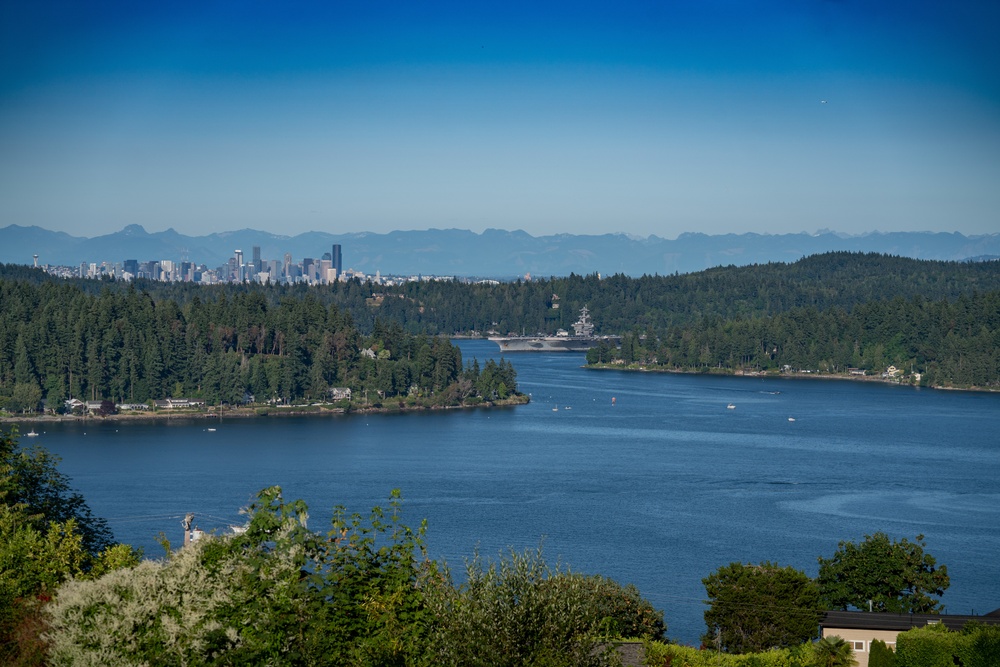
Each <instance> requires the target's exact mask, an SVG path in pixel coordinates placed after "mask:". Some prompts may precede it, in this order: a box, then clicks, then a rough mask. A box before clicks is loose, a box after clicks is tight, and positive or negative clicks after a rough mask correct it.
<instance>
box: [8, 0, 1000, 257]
mask: <svg viewBox="0 0 1000 667" xmlns="http://www.w3.org/2000/svg"><path fill="white" fill-rule="evenodd" d="M147 5H148V6H147ZM998 29H1000V3H996V2H986V1H982V2H979V1H976V2H972V1H968V0H954V1H951V2H943V1H941V2H938V1H935V2H930V1H922V0H909V1H907V2H901V1H896V0H887V1H885V2H877V3H872V2H868V1H861V0H857V1H854V0H843V1H831V0H824V1H810V0H762V1H760V2H749V1H746V2H735V1H728V0H675V1H670V0H663V1H661V2H586V1H582V0H581V1H578V2H545V1H542V0H536V1H535V2H518V1H516V0H515V1H505V2H470V1H466V2H390V1H380V0H365V1H363V2H352V3H343V2H336V1H331V2H323V3H304V2H295V1H294V0H291V1H287V2H278V1H276V0H271V1H264V0H241V1H235V0H229V1H219V0H201V1H200V2H162V3H161V2H154V3H136V2H127V3H126V2H105V1H102V0H96V1H95V2H86V3H80V2H76V1H65V2H54V1H52V0H37V1H34V2H24V3H14V2H4V3H2V6H0V42H2V43H0V226H6V225H7V224H19V225H39V226H41V227H45V228H47V229H54V230H60V231H66V232H69V233H71V234H74V235H78V236H95V235H98V234H102V233H107V232H112V231H117V230H119V229H121V228H122V227H124V226H125V225H128V224H141V225H143V226H145V227H146V229H147V230H149V231H161V230H164V229H167V228H168V227H173V228H174V229H176V230H178V231H180V232H184V233H188V234H203V233H208V232H212V231H227V230H237V229H243V228H248V227H249V228H254V229H261V230H267V231H271V232H275V233H282V234H296V233H300V232H304V231H309V230H319V231H328V232H332V233H344V232H359V231H373V232H386V231H390V230H394V229H427V228H432V227H435V228H452V227H455V228H460V229H471V230H473V231H477V232H478V231H482V230H483V229H485V228H489V227H493V228H501V229H523V230H525V231H528V232H529V233H532V234H535V235H543V234H556V233H605V232H609V231H612V232H626V233H629V234H634V235H638V236H648V235H651V234H655V235H657V236H661V237H664V238H675V237H676V236H677V235H678V234H681V233H683V232H705V233H712V234H718V233H729V232H735V233H740V232H747V231H752V232H758V233H785V232H800V231H808V232H813V231H816V230H819V229H832V230H835V231H840V232H845V233H854V234H856V233H864V232H870V231H874V230H880V231H909V230H912V231H924V230H931V231H959V232H962V233H966V234H981V233H994V232H1000V213H998V212H1000V65H998V63H1000V40H997V39H996V37H995V35H996V34H997V31H998Z"/></svg>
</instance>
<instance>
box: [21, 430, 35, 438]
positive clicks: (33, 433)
mask: <svg viewBox="0 0 1000 667" xmlns="http://www.w3.org/2000/svg"><path fill="white" fill-rule="evenodd" d="M24 435H26V436H27V437H29V438H37V437H38V434H37V433H35V429H31V430H30V431H28V432H27V433H25V434H24Z"/></svg>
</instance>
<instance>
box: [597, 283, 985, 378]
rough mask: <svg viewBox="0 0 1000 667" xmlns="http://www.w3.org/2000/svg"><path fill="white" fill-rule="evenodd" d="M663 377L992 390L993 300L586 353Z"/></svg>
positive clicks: (705, 328)
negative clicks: (855, 375)
mask: <svg viewBox="0 0 1000 667" xmlns="http://www.w3.org/2000/svg"><path fill="white" fill-rule="evenodd" d="M616 359H620V360H621V361H622V362H624V363H626V364H641V365H644V366H647V367H656V366H660V367H662V368H666V369H672V370H705V371H709V370H713V369H723V370H728V371H739V370H743V371H776V370H782V369H784V368H785V367H786V366H787V367H788V368H789V369H791V370H811V371H818V372H822V373H848V372H849V369H854V370H855V371H856V372H857V371H860V370H864V371H866V373H867V374H880V373H883V372H885V370H886V369H887V368H889V367H892V366H895V367H896V368H897V369H898V371H899V372H900V373H901V374H903V375H906V376H907V381H913V382H917V379H916V375H915V374H917V373H919V374H920V379H919V383H920V384H923V385H932V386H962V387H983V388H995V387H1000V291H991V292H985V293H972V294H971V295H962V296H959V297H958V299H956V300H955V301H947V300H943V299H942V300H939V301H930V300H927V299H925V298H923V297H920V296H915V297H913V298H911V299H903V298H902V297H897V298H895V299H892V300H889V301H871V302H868V303H864V304H860V305H858V306H855V307H854V308H853V309H851V310H845V309H843V308H839V307H837V308H829V309H827V310H819V309H817V308H816V307H812V306H810V307H806V308H795V309H792V310H790V311H787V312H784V313H779V314H777V315H775V316H773V317H750V318H743V319H722V318H719V317H711V316H707V317H705V318H703V319H702V320H701V321H700V322H698V323H696V324H693V325H688V326H678V327H671V328H669V329H668V330H667V331H666V333H664V334H662V335H658V336H657V335H644V334H643V333H641V332H639V331H632V332H629V333H627V334H626V335H625V336H624V337H623V338H622V345H621V349H620V350H613V349H610V348H609V347H608V346H603V347H597V348H594V349H592V350H591V351H590V353H588V362H590V363H601V362H605V363H606V362H610V361H613V360H616Z"/></svg>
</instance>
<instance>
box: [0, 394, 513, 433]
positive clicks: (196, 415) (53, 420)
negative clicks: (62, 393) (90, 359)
mask: <svg viewBox="0 0 1000 667" xmlns="http://www.w3.org/2000/svg"><path fill="white" fill-rule="evenodd" d="M530 400H531V399H530V398H529V397H528V396H527V394H520V395H519V396H518V397H513V398H509V399H506V400H501V401H491V402H489V403H486V402H483V403H479V404H477V405H430V406H428V405H413V406H404V407H399V406H396V407H385V406H381V407H370V406H369V407H355V406H351V407H349V408H341V407H325V406H290V407H287V408H286V407H281V408H278V407H273V406H268V407H266V408H265V407H250V408H232V409H230V410H227V411H225V413H224V414H223V415H222V417H219V414H218V413H217V412H214V411H213V412H209V411H208V410H199V411H197V412H195V411H177V412H166V411H159V412H127V413H125V414H113V415H105V416H97V415H51V414H49V415H38V414H36V415H26V416H7V415H5V416H3V417H0V424H19V423H22V422H24V423H32V424H59V423H67V422H80V423H86V422H106V421H107V422H120V421H170V420H173V419H191V420H201V421H213V422H219V423H221V422H223V421H225V420H226V419H266V418H268V417H309V416H313V417H316V416H320V417H338V416H341V415H351V414H358V415H366V414H398V413H403V412H407V413H408V412H429V411H435V410H475V409H479V408H511V407H516V406H518V405H526V404H527V403H529V402H530ZM306 408H310V409H306ZM21 435H26V434H23V433H22V434H21Z"/></svg>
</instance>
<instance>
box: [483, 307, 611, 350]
mask: <svg viewBox="0 0 1000 667" xmlns="http://www.w3.org/2000/svg"><path fill="white" fill-rule="evenodd" d="M489 339H490V340H491V341H493V342H494V343H496V344H497V345H499V346H500V350H501V351H502V352H586V351H587V350H589V349H590V348H592V347H594V346H596V345H597V344H598V343H600V342H601V341H606V342H607V343H609V344H611V345H615V346H617V345H618V344H619V340H620V339H619V337H618V336H595V335H594V323H593V322H592V321H591V319H590V311H589V310H588V309H587V307H586V306H584V307H583V308H581V309H580V318H579V319H578V320H577V321H576V322H574V323H573V333H572V335H571V334H570V333H569V332H568V331H566V330H565V329H559V330H558V331H556V335H554V336H490V337H489Z"/></svg>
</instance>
